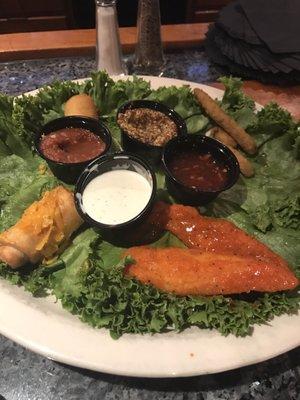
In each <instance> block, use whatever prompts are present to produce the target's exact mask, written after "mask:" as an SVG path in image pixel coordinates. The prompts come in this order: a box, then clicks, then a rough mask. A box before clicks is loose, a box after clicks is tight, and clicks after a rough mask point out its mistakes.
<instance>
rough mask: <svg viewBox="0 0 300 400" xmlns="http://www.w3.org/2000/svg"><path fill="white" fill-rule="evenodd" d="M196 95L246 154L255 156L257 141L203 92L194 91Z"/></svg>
mask: <svg viewBox="0 0 300 400" xmlns="http://www.w3.org/2000/svg"><path fill="white" fill-rule="evenodd" d="M194 95H195V97H196V99H197V100H198V102H199V103H200V105H201V107H202V108H203V109H204V110H205V112H206V113H207V114H208V115H209V116H210V117H211V118H212V119H213V120H214V121H215V122H216V123H217V124H218V125H220V126H221V127H222V128H223V129H225V131H226V132H227V133H228V134H229V135H230V136H232V137H233V139H234V140H235V141H236V142H237V143H238V144H239V145H240V146H241V148H242V149H243V150H245V152H246V153H249V154H254V153H255V152H256V150H257V147H256V144H255V141H254V140H253V139H252V137H251V136H250V135H249V134H248V133H247V132H246V131H245V130H244V129H243V128H242V127H240V126H239V125H238V124H237V123H236V122H235V120H234V119H232V118H231V117H230V116H229V115H227V114H226V113H225V111H223V110H222V108H221V107H220V106H219V105H218V104H217V103H216V102H215V101H214V100H213V99H212V98H211V97H210V96H209V95H208V94H207V93H205V92H204V91H203V90H201V89H198V88H196V89H194Z"/></svg>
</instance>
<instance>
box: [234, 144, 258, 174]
mask: <svg viewBox="0 0 300 400" xmlns="http://www.w3.org/2000/svg"><path fill="white" fill-rule="evenodd" d="M228 147H229V148H230V150H231V151H232V152H233V154H234V155H235V156H236V159H237V160H238V162H239V166H240V171H241V173H242V174H243V175H244V176H245V177H246V178H251V176H253V175H254V168H253V165H252V164H251V162H250V161H249V160H247V158H246V157H244V156H243V154H242V153H240V152H239V151H238V150H237V149H234V148H233V147H231V146H228Z"/></svg>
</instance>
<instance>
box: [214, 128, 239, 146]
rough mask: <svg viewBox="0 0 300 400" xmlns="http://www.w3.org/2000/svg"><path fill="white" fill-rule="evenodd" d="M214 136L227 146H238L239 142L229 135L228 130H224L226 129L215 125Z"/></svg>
mask: <svg viewBox="0 0 300 400" xmlns="http://www.w3.org/2000/svg"><path fill="white" fill-rule="evenodd" d="M211 134H212V137H213V138H215V139H217V140H218V141H219V142H221V143H223V144H225V146H231V147H234V148H236V147H237V142H236V141H235V140H234V139H233V138H232V137H231V136H230V135H228V133H227V132H225V131H224V129H222V128H220V127H218V126H215V127H214V128H213V129H212V130H211Z"/></svg>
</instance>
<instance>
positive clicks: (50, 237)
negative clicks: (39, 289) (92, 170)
mask: <svg viewBox="0 0 300 400" xmlns="http://www.w3.org/2000/svg"><path fill="white" fill-rule="evenodd" d="M81 224H82V220H81V218H80V217H79V215H78V213H77V211H76V208H75V205H74V199H73V194H72V193H71V192H70V191H69V190H67V189H65V188H64V187H62V186H58V187H56V188H55V189H53V190H51V191H49V192H46V193H45V194H44V196H43V197H42V199H41V200H39V201H36V202H34V203H33V204H31V206H30V207H28V208H27V209H26V210H25V212H24V214H23V215H22V217H21V219H20V220H19V221H18V222H17V223H16V224H15V225H14V226H12V227H11V228H9V229H8V230H6V231H4V232H2V233H1V234H0V260H1V261H4V262H6V263H7V264H8V265H9V266H10V267H12V268H19V267H21V266H22V265H24V264H26V263H27V262H31V263H33V264H35V263H37V262H40V261H42V260H43V259H44V258H50V257H52V256H53V255H55V254H57V252H58V251H59V248H60V246H61V245H62V244H63V243H65V242H66V241H67V240H68V239H69V238H70V236H71V234H72V233H73V232H74V231H75V230H76V229H78V228H79V226H80V225H81Z"/></svg>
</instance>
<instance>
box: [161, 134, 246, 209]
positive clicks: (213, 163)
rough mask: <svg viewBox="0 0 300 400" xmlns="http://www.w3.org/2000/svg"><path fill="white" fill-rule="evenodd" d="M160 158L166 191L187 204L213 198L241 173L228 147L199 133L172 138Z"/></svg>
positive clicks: (204, 201) (229, 185) (200, 202)
mask: <svg viewBox="0 0 300 400" xmlns="http://www.w3.org/2000/svg"><path fill="white" fill-rule="evenodd" d="M162 161H163V166H164V169H165V174H166V185H167V188H168V191H169V192H170V194H172V195H173V196H174V197H175V198H176V199H177V200H180V201H181V202H182V203H183V204H189V205H202V204H205V203H207V202H209V201H211V200H213V199H214V198H216V197H217V196H218V194H219V193H221V192H223V191H224V190H227V189H229V188H231V187H232V186H233V185H234V184H235V183H236V181H237V179H238V177H239V173H240V169H239V164H238V161H237V159H236V157H235V155H234V154H233V153H232V152H231V151H230V149H229V148H228V147H226V146H224V145H222V144H221V143H220V142H218V141H217V140H215V139H212V138H209V137H207V136H202V135H188V136H185V137H179V138H175V139H172V140H171V141H170V142H169V143H168V144H167V145H166V146H165V148H164V151H163V156H162Z"/></svg>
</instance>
